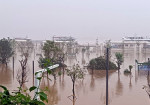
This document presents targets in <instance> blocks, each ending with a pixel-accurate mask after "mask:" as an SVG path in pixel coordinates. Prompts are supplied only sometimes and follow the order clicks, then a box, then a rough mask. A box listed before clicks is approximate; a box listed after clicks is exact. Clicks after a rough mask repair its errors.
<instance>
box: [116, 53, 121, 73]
mask: <svg viewBox="0 0 150 105" xmlns="http://www.w3.org/2000/svg"><path fill="white" fill-rule="evenodd" d="M115 56H116V59H117V61H116V63H117V65H118V72H119V70H120V65H122V63H123V54H121V53H119V52H116V54H115Z"/></svg>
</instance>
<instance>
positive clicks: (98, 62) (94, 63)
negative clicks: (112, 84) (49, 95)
mask: <svg viewBox="0 0 150 105" xmlns="http://www.w3.org/2000/svg"><path fill="white" fill-rule="evenodd" d="M88 67H89V68H90V69H95V70H105V69H106V60H105V59H104V58H103V57H102V56H100V57H98V58H95V59H92V60H90V62H89V65H88ZM109 69H110V70H116V69H117V66H116V65H115V64H114V63H113V62H111V61H109Z"/></svg>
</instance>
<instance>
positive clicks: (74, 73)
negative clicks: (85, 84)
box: [67, 64, 84, 100]
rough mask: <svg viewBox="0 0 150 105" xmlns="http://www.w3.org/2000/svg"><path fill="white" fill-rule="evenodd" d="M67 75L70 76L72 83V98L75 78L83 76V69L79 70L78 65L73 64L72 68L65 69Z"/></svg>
mask: <svg viewBox="0 0 150 105" xmlns="http://www.w3.org/2000/svg"><path fill="white" fill-rule="evenodd" d="M67 75H68V76H70V77H71V80H72V85H73V89H72V93H73V95H72V96H73V100H74V99H75V98H76V96H75V81H76V80H77V79H83V78H84V71H83V70H81V68H80V66H79V65H78V64H76V65H73V67H72V69H71V70H69V69H67Z"/></svg>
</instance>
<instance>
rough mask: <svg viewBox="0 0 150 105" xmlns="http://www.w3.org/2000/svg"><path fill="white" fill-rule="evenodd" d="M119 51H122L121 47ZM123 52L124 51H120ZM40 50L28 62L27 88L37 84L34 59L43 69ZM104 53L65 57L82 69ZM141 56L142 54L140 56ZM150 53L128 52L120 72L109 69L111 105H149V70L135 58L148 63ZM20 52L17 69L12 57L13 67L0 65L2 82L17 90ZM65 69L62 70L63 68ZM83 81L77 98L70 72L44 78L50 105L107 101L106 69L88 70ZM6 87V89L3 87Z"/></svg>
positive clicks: (100, 104)
mask: <svg viewBox="0 0 150 105" xmlns="http://www.w3.org/2000/svg"><path fill="white" fill-rule="evenodd" d="M117 51H119V50H117ZM117 51H114V50H113V51H112V54H111V55H112V59H111V60H112V61H115V57H114V55H115V52H117ZM119 52H120V51H119ZM37 53H38V51H37V50H35V51H34V53H32V54H31V57H30V59H29V61H28V69H29V73H28V82H27V83H26V84H25V86H26V87H30V86H32V85H33V75H32V61H33V60H34V61H35V71H37V70H39V69H40V68H39V67H38V62H37V60H38V56H36V55H38V54H37ZM100 55H102V53H100V51H94V49H92V48H91V49H90V51H88V52H87V51H85V52H82V51H81V49H80V50H79V53H78V54H77V55H76V56H73V55H68V57H66V59H65V64H67V66H68V67H69V68H70V67H71V66H72V65H73V64H75V63H79V64H80V66H81V67H82V68H84V66H86V65H87V64H88V62H89V60H90V59H92V58H95V57H97V56H100ZM137 56H138V57H137ZM149 56H150V54H149V53H147V54H146V55H145V54H141V56H140V57H139V54H138V55H137V53H135V52H128V51H127V52H124V63H123V64H122V66H121V70H120V73H118V72H117V71H114V70H110V71H109V105H149V104H150V99H149V96H148V94H147V93H146V91H145V90H144V89H143V86H144V85H148V84H149V80H150V79H149V78H150V77H149V76H148V72H147V71H138V70H136V68H135V66H134V65H135V59H138V60H139V59H140V62H144V61H145V60H146V59H147V58H148V57H149ZM20 59H21V58H20V57H19V53H17V54H16V55H15V70H14V71H13V70H12V59H10V63H9V67H8V68H7V69H6V68H5V67H2V65H1V66H0V84H1V85H5V86H7V87H8V88H9V89H11V90H14V89H16V87H17V86H19V84H18V82H17V80H16V74H17V70H19V69H20V64H19V61H18V60H20ZM129 65H133V66H134V68H133V69H132V75H125V74H124V73H123V71H124V69H128V66H129ZM60 70H61V69H60ZM84 70H85V71H86V72H85V73H86V75H85V77H84V79H83V80H77V81H76V84H75V94H76V98H77V99H76V100H75V101H73V100H72V99H71V98H70V97H69V96H71V95H72V81H71V78H70V77H69V76H67V75H66V73H65V72H64V73H63V71H62V70H61V71H62V75H61V76H57V80H56V81H54V80H53V77H52V76H49V77H50V78H51V79H52V81H49V80H47V79H46V78H44V79H43V80H42V84H41V88H44V87H48V88H49V91H47V94H48V101H49V103H48V105H105V104H106V103H105V102H106V76H105V74H106V72H105V70H101V71H98V70H94V71H93V73H92V72H91V70H87V69H86V68H84ZM0 90H2V89H0Z"/></svg>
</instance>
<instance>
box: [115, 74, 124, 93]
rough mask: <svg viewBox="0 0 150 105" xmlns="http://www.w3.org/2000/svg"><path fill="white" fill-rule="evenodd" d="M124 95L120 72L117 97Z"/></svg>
mask: <svg viewBox="0 0 150 105" xmlns="http://www.w3.org/2000/svg"><path fill="white" fill-rule="evenodd" d="M122 93H123V84H122V82H121V80H120V72H118V81H117V84H116V95H117V96H120V95H122Z"/></svg>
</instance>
